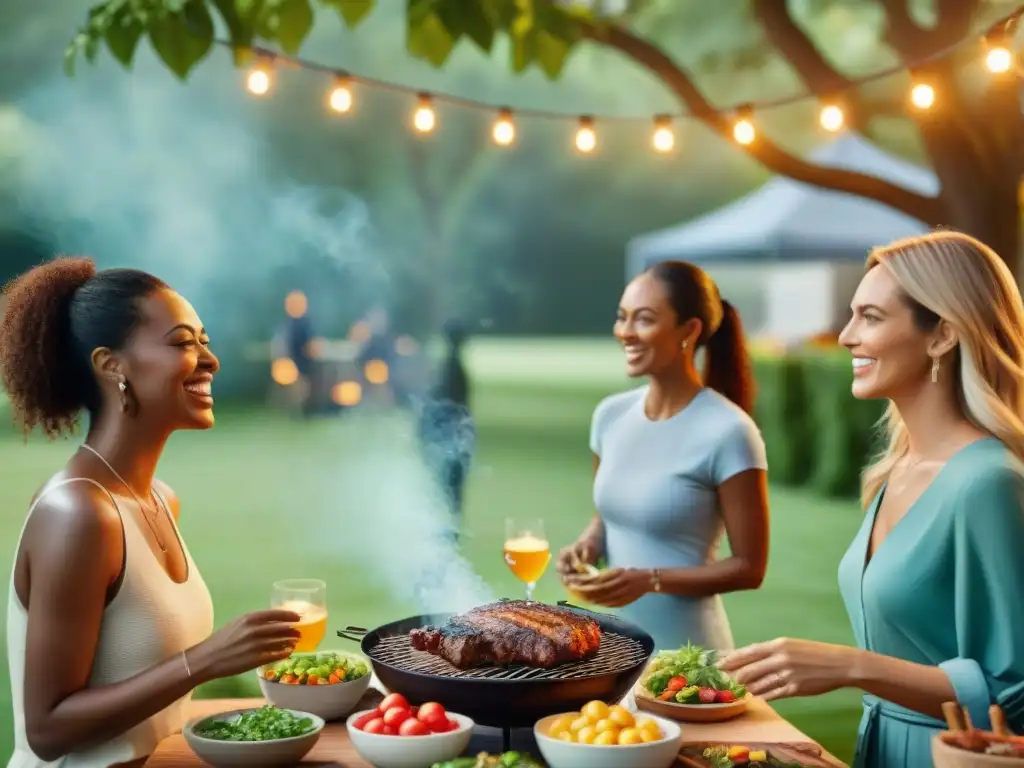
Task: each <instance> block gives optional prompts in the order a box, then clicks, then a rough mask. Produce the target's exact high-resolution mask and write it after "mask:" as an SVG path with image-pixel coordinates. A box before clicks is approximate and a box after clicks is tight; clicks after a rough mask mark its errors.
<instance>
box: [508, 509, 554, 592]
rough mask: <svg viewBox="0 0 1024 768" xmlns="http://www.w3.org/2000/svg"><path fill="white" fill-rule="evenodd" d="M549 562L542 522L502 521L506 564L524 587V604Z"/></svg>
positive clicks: (549, 556) (548, 550) (532, 520)
mask: <svg viewBox="0 0 1024 768" xmlns="http://www.w3.org/2000/svg"><path fill="white" fill-rule="evenodd" d="M550 561H551V547H550V545H549V544H548V538H547V536H546V535H545V534H544V521H543V520H541V519H539V518H537V519H530V520H516V519H513V518H508V519H506V520H505V564H506V565H508V567H509V570H510V571H512V573H513V574H515V576H516V578H517V579H519V580H520V581H522V582H524V583H525V584H526V600H527V602H530V601H531V600H532V599H533V589H534V587H535V586H537V581H538V580H539V579H540V577H541V576H543V575H544V571H545V570H546V569H547V567H548V563H549V562H550Z"/></svg>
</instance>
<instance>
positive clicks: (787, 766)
mask: <svg viewBox="0 0 1024 768" xmlns="http://www.w3.org/2000/svg"><path fill="white" fill-rule="evenodd" d="M703 755H704V758H705V759H706V760H707V761H708V762H709V763H710V764H711V768H805V766H804V765H803V764H802V763H796V762H793V761H790V760H779V759H778V758H777V757H772V756H771V755H770V754H768V753H767V752H766V751H765V750H763V749H751V748H750V747H744V746H739V745H735V746H728V745H726V744H716V745H715V746H713V747H707V748H706V749H705V750H704V752H703Z"/></svg>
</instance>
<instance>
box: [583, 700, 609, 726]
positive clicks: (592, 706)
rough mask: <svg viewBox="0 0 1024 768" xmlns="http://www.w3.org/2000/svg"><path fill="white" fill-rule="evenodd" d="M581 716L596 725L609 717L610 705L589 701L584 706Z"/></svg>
mask: <svg viewBox="0 0 1024 768" xmlns="http://www.w3.org/2000/svg"><path fill="white" fill-rule="evenodd" d="M581 714H582V715H583V716H584V717H585V718H587V719H588V720H589V721H590V722H592V723H596V722H597V721H598V720H604V719H605V718H606V717H608V705H607V704H605V703H604V702H603V701H588V702H587V703H586V704H584V705H583V711H582V712H581Z"/></svg>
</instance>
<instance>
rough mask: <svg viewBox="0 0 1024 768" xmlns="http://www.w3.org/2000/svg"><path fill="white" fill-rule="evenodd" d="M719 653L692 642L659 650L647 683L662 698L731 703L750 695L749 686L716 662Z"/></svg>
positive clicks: (685, 702) (651, 665) (677, 701)
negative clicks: (675, 649)
mask: <svg viewBox="0 0 1024 768" xmlns="http://www.w3.org/2000/svg"><path fill="white" fill-rule="evenodd" d="M716 657H717V652H716V651H714V650H706V649H704V648H700V647H698V646H694V645H689V644H687V645H686V646H684V647H682V648H680V649H679V650H678V651H662V652H660V653H658V654H657V655H656V656H655V657H654V660H653V661H652V662H651V664H650V666H649V667H648V668H647V674H646V677H645V679H644V681H643V686H644V688H646V689H647V690H648V691H650V692H651V693H652V694H653V695H654V696H655V697H656V698H658V699H660V700H661V701H669V702H675V703H677V704H728V703H730V702H733V701H736V700H737V699H742V698H743V697H744V696H746V695H747V689H746V687H745V686H743V685H741V684H740V683H738V682H736V681H735V680H733V679H732V678H731V677H730V676H729V675H727V674H726V673H725V672H723V671H722V670H720V669H719V668H718V667H717V666H716V665H715V660H716Z"/></svg>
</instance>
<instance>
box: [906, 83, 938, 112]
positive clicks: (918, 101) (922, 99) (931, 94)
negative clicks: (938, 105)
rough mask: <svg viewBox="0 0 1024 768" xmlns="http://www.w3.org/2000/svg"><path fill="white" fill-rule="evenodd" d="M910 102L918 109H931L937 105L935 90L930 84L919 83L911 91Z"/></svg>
mask: <svg viewBox="0 0 1024 768" xmlns="http://www.w3.org/2000/svg"><path fill="white" fill-rule="evenodd" d="M910 101H911V103H912V104H913V105H914V106H915V107H917V108H918V109H931V108H932V105H933V104H935V89H934V88H932V86H930V85H929V84H928V83H917V84H916V85H915V86H914V87H913V88H912V89H911V90H910Z"/></svg>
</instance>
